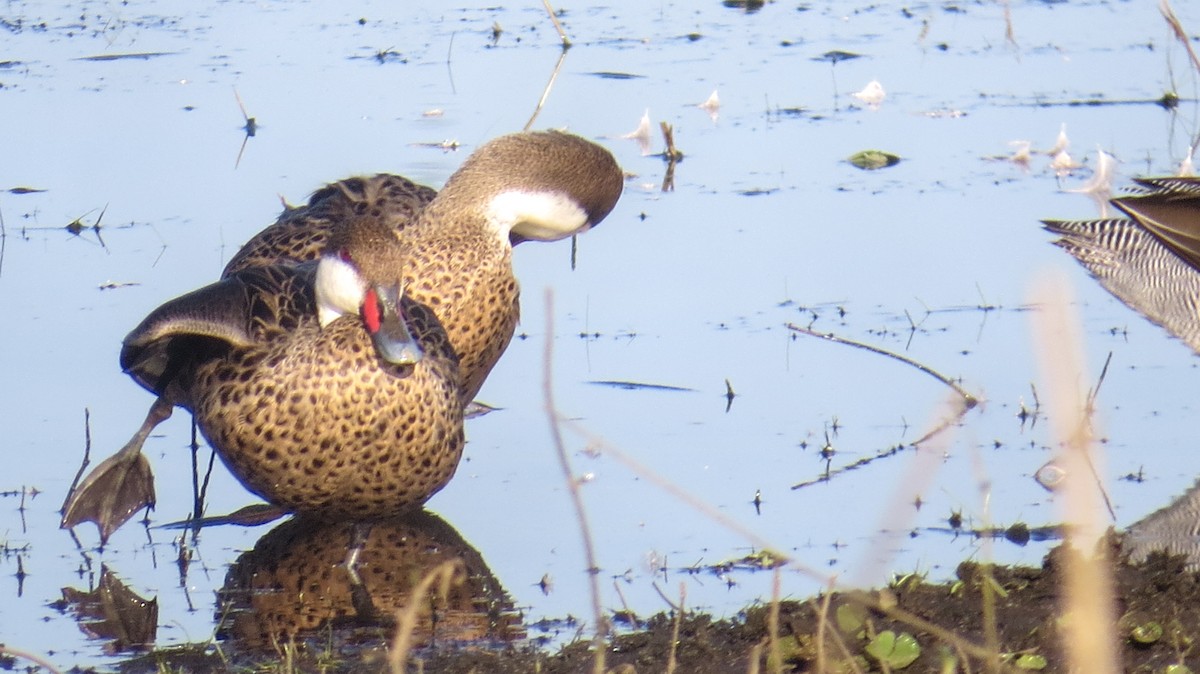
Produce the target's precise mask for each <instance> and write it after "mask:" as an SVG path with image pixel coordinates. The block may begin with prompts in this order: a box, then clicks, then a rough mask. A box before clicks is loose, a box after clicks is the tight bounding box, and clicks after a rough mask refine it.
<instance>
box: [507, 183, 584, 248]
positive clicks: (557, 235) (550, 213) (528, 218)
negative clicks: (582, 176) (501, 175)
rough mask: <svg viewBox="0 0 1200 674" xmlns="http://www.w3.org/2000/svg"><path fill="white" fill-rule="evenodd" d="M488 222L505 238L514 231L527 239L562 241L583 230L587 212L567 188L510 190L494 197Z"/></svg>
mask: <svg viewBox="0 0 1200 674" xmlns="http://www.w3.org/2000/svg"><path fill="white" fill-rule="evenodd" d="M488 222H489V223H491V225H492V227H494V228H495V230H496V235H497V236H499V237H501V238H502V239H504V240H505V241H507V240H508V236H509V233H510V232H513V233H516V234H517V235H518V236H520V237H521V238H523V239H531V240H535V241H558V240H559V239H564V238H566V237H568V236H571V235H572V234H576V233H578V232H579V231H581V230H582V229H583V228H584V227H585V226H586V225H587V213H586V212H584V210H583V208H582V207H580V205H579V202H577V201H575V200H574V199H572V198H571V197H570V195H568V194H565V193H563V192H551V191H544V192H526V191H521V190H509V191H507V192H501V193H500V194H497V195H496V196H494V197H492V201H491V202H490V203H489V204H488Z"/></svg>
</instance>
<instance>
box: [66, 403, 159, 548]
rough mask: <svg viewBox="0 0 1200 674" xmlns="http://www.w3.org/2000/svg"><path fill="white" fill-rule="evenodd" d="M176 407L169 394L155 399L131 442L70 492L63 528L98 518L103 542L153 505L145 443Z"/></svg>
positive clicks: (153, 497)
mask: <svg viewBox="0 0 1200 674" xmlns="http://www.w3.org/2000/svg"><path fill="white" fill-rule="evenodd" d="M173 407H174V404H173V403H171V402H170V401H169V400H167V399H166V398H159V399H158V400H155V401H154V404H153V405H151V407H150V412H149V413H148V414H146V420H145V421H143V422H142V427H141V428H139V429H138V431H137V433H134V434H133V437H132V438H130V439H129V442H127V443H125V446H124V447H122V448H121V449H120V451H118V452H117V453H116V454H113V455H112V456H110V457H108V458H107V459H105V460H104V461H103V462H101V463H100V465H98V466H96V468H95V469H94V470H92V472H91V473H89V474H88V476H87V477H86V478H84V480H83V482H81V483H80V484H79V486H77V487H76V488H75V489H74V490H73V491H72V492H71V493H70V494H68V495H67V500H66V502H65V503H63V509H62V513H63V518H62V523H61V524H60V525H59V526H60V527H61V528H63V529H69V528H71V527H74V526H75V525H77V524H80V523H81V522H95V523H96V526H97V527H98V528H99V529H100V545H104V543H105V542H106V541H108V537H109V535H110V534H112V532H114V531H116V530H117V529H118V528H120V526H121V525H122V524H124V523H126V522H128V521H129V519H130V518H132V517H133V515H134V513H136V512H137V511H139V510H141V509H142V508H145V507H147V506H149V507H154V503H155V495H154V473H153V471H151V470H150V462H149V461H148V460H147V459H146V457H145V455H143V454H142V445H143V444H145V442H146V438H148V437H150V432H151V431H153V430H154V427H155V426H158V425H159V424H160V423H162V422H163V421H165V420H166V419H167V418H169V417H170V416H171V410H172V408H173Z"/></svg>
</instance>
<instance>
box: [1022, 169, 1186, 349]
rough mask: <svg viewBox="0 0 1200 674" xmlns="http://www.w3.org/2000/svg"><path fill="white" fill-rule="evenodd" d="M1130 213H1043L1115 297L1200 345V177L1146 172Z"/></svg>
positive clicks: (1124, 205)
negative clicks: (1058, 216)
mask: <svg viewBox="0 0 1200 674" xmlns="http://www.w3.org/2000/svg"><path fill="white" fill-rule="evenodd" d="M1137 182H1138V184H1139V185H1140V186H1141V187H1142V188H1143V190H1144V191H1143V192H1141V193H1139V194H1133V195H1130V196H1125V197H1119V198H1117V199H1113V200H1112V203H1113V205H1115V206H1116V207H1117V208H1119V209H1121V211H1122V212H1124V213H1125V214H1127V215H1128V216H1129V217H1128V218H1101V219H1096V220H1079V221H1059V220H1047V221H1045V223H1044V224H1045V225H1046V228H1047V229H1048V230H1050V231H1051V232H1054V233H1055V234H1058V235H1060V236H1061V237H1062V238H1060V239H1059V240H1057V241H1055V244H1057V245H1058V246H1060V247H1062V248H1063V249H1064V250H1066V251H1067V252H1069V253H1070V254H1071V255H1072V256H1074V257H1075V258H1076V259H1077V260H1079V262H1080V264H1082V265H1083V266H1084V267H1086V268H1087V269H1088V271H1090V272H1091V273H1092V275H1093V276H1095V277H1096V280H1098V281H1099V282H1100V284H1101V285H1102V286H1104V288H1105V289H1106V290H1108V291H1109V292H1111V293H1112V294H1113V295H1115V296H1116V297H1117V299H1119V300H1121V301H1122V302H1124V303H1125V304H1126V305H1128V306H1129V307H1130V308H1132V309H1133V310H1135V311H1137V312H1138V313H1140V314H1142V315H1143V316H1145V317H1146V318H1148V319H1150V320H1151V321H1153V322H1154V323H1156V324H1158V325H1160V326H1162V327H1163V328H1165V329H1166V330H1167V332H1169V333H1171V334H1172V335H1175V336H1176V337H1178V338H1179V339H1181V340H1183V341H1184V343H1186V344H1187V345H1188V346H1189V347H1191V348H1192V350H1193V351H1197V352H1200V271H1197V270H1198V269H1200V178H1142V179H1139V180H1138V181H1137Z"/></svg>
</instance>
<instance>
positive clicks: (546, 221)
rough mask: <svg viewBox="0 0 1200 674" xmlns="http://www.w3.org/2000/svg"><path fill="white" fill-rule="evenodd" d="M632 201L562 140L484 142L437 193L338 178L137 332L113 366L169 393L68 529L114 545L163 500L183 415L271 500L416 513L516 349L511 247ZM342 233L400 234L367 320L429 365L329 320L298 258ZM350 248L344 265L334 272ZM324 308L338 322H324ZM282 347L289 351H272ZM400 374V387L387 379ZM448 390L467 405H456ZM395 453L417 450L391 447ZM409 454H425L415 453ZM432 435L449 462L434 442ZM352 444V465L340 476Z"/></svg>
mask: <svg viewBox="0 0 1200 674" xmlns="http://www.w3.org/2000/svg"><path fill="white" fill-rule="evenodd" d="M621 189H622V175H621V171H620V169H619V168H618V167H617V165H616V162H615V161H614V160H613V158H612V156H611V155H610V154H609V153H608V152H607V151H605V150H604V149H603V148H600V147H599V146H597V145H595V144H593V143H591V142H588V141H586V140H584V139H582V138H579V137H577V136H572V135H569V134H564V133H557V132H540V133H521V134H513V135H511V136H505V137H502V138H500V139H497V140H495V141H492V142H490V143H488V144H486V145H484V146H483V147H481V148H480V149H479V150H478V151H477V152H475V153H474V154H473V155H472V156H471V157H470V158H468V159H467V161H466V162H465V163H464V164H463V166H462V167H461V168H460V169H459V170H458V171H457V172H456V173H455V174H454V175H453V176H451V178H450V180H449V181H448V182H447V183H446V186H445V187H444V188H443V190H442V191H441V192H440V193H438V194H437V195H436V196H433V192H432V190H429V189H428V188H424V187H419V186H416V185H413V184H412V183H410V182H409V181H407V180H405V179H403V178H400V177H397V176H386V175H381V176H376V177H374V178H366V179H362V178H352V179H349V180H345V181H342V182H340V183H336V184H334V185H331V186H329V187H327V188H325V189H323V190H320V191H318V192H317V193H316V194H315V195H314V196H313V198H312V199H311V200H310V202H309V204H308V205H306V206H304V207H301V208H295V209H287V210H286V211H285V212H284V213H283V214H282V215H281V216H280V218H279V220H278V221H277V222H276V223H275V224H273V225H271V226H270V227H268V228H267V229H265V230H264V231H263V232H261V233H260V234H258V235H257V236H256V237H255V238H254V239H252V240H251V241H250V242H249V243H247V244H246V246H245V247H243V249H242V250H241V251H239V253H238V254H237V255H235V256H234V259H233V260H232V261H231V262H230V264H229V266H228V267H227V268H226V271H225V274H224V276H223V279H222V280H221V281H220V282H218V283H217V284H215V285H213V286H209V287H207V288H204V289H201V290H199V291H196V292H195V293H191V294H189V295H185V296H183V297H181V298H179V299H176V300H173V301H171V302H169V303H167V304H166V305H164V306H163V307H160V308H159V309H158V310H156V311H155V312H153V313H152V314H151V315H150V317H148V318H147V320H146V321H144V322H143V323H142V325H141V326H139V327H138V328H137V329H136V330H134V332H133V333H131V334H130V335H129V336H128V337H127V338H126V340H125V345H124V347H123V349H122V358H121V362H122V366H123V367H124V368H125V369H126V370H127V371H128V372H129V373H130V374H131V376H133V377H134V379H135V380H137V381H138V382H139V383H141V384H142V385H143V386H145V387H146V388H148V389H150V390H151V391H153V392H154V393H156V394H157V395H158V396H159V399H158V400H157V401H156V402H155V404H154V406H153V407H152V408H151V411H150V414H149V415H148V416H147V419H146V422H145V423H144V424H143V426H142V428H141V429H140V430H139V431H138V433H136V434H135V435H134V437H133V439H131V440H130V441H129V443H127V444H126V446H125V447H124V448H123V449H122V450H121V451H120V452H118V453H117V454H116V455H115V456H113V457H111V458H110V459H108V460H106V461H105V462H103V463H102V464H100V465H99V466H98V467H97V468H96V469H95V470H94V471H93V472H92V473H91V474H90V475H89V476H88V478H87V479H86V480H84V482H83V484H81V485H80V487H79V489H78V490H76V491H75V492H74V493H73V494H72V495H71V496H70V497H69V499H68V502H67V503H66V505H65V506H64V516H63V526H66V527H70V526H74V525H75V524H78V523H80V522H83V521H94V522H96V523H97V525H98V526H99V528H100V535H101V540H102V541H103V540H104V539H106V538H107V537H108V535H109V534H110V533H111V532H112V531H113V530H115V529H116V528H117V527H119V526H120V525H121V524H122V523H124V522H125V521H127V520H128V519H129V517H131V516H132V515H133V513H135V512H136V511H137V510H139V509H140V508H141V507H143V506H145V505H149V504H153V502H154V492H153V479H152V476H151V473H150V468H149V463H148V462H147V461H146V459H145V457H144V456H142V454H141V446H142V444H143V443H144V442H145V439H146V437H148V435H149V433H150V431H151V430H152V429H153V428H154V426H155V425H157V424H158V423H160V422H161V421H162V420H163V419H165V418H167V417H168V416H170V413H171V410H172V408H173V407H174V406H175V405H180V406H182V407H184V408H185V409H188V410H190V411H192V413H193V415H194V417H195V418H196V421H197V424H198V425H199V427H200V429H201V430H202V431H203V432H204V433H205V436H206V437H207V438H208V439H209V441H210V443H211V444H212V445H213V446H214V448H215V449H216V450H217V451H218V452H219V453H220V454H221V456H222V458H223V459H224V460H225V461H226V463H227V464H228V465H229V466H230V468H231V469H232V470H233V472H234V473H235V474H236V475H238V477H239V478H240V479H241V480H242V481H243V483H245V484H246V485H247V486H248V487H249V488H251V489H252V490H254V491H256V492H258V493H260V494H262V495H263V496H264V497H266V498H267V499H268V500H271V501H272V502H273V503H275V504H277V505H281V506H284V507H287V508H292V509H296V510H308V511H315V512H323V513H325V514H328V515H334V516H377V515H386V514H388V513H392V512H396V511H398V510H400V509H402V508H404V507H407V506H412V505H415V504H418V503H421V502H423V501H424V500H425V499H426V498H428V497H429V496H430V495H431V494H432V493H433V492H434V491H436V490H437V489H439V488H440V487H441V486H442V485H443V484H444V483H445V481H446V480H448V479H449V477H450V475H451V474H452V473H453V468H454V465H455V464H456V462H457V460H458V453H459V451H460V450H461V413H462V410H461V406H462V405H463V404H465V403H466V402H468V401H470V400H471V398H473V397H474V395H475V394H476V393H477V392H478V390H479V387H480V386H481V385H482V383H483V380H484V378H485V377H486V376H487V374H488V372H489V371H490V370H491V368H492V366H493V365H495V363H496V361H497V359H498V358H499V357H500V354H501V353H503V351H504V349H505V348H506V347H507V345H508V342H509V340H510V339H511V338H512V334H513V331H514V329H515V325H516V322H517V317H518V310H519V306H518V293H517V284H516V280H515V278H514V277H513V273H512V257H511V256H512V244H513V243H519V242H521V241H525V240H545V241H549V240H555V239H559V238H563V237H565V236H569V235H571V234H573V233H576V232H578V231H582V230H584V229H586V228H588V227H590V226H591V225H594V224H596V223H597V222H599V221H600V220H602V219H603V218H604V217H605V216H606V215H607V214H608V212H609V211H610V210H611V209H612V207H613V206H614V205H615V203H616V201H617V199H618V197H619V196H620V193H621ZM350 221H356V222H375V223H377V224H382V225H385V226H387V227H388V228H390V229H391V231H392V233H393V234H394V236H393V237H391V238H392V239H393V240H391V241H389V243H388V246H387V247H388V248H395V249H396V250H397V251H401V252H396V253H394V256H395V257H403V258H404V262H403V263H402V264H401V266H400V268H399V269H389V270H388V271H386V272H383V271H380V272H378V274H380V275H384V276H386V278H368V279H367V283H368V285H370V284H373V285H375V286H377V287H376V288H375V290H374V291H373V292H371V293H365V295H369V296H370V297H371V298H373V299H372V301H371V302H368V303H367V304H366V305H364V306H366V307H367V309H366V313H364V314H363V315H362V318H363V319H365V320H366V322H367V324H368V326H367V327H368V328H370V327H371V326H370V325H369V324H370V323H371V322H372V320H373V319H372V318H371V317H372V316H374V315H375V313H376V310H378V309H382V310H383V312H382V314H381V316H382V317H384V318H388V319H389V320H385V321H384V322H383V323H382V324H381V325H384V326H394V324H395V323H396V320H392V319H396V318H400V317H403V318H402V319H400V320H401V322H403V320H408V321H409V322H410V324H409V325H408V327H409V329H410V331H411V332H413V333H414V337H415V340H416V343H417V345H419V347H420V349H424V350H425V351H426V354H425V355H426V358H425V359H423V360H421V362H418V363H415V364H414V363H410V362H408V360H410V359H413V358H412V355H413V352H411V351H410V350H409V349H407V348H406V347H405V346H404V342H403V340H396V339H385V340H383V341H380V340H378V339H376V340H375V347H376V351H375V352H378V353H379V355H380V356H382V358H383V359H384V360H380V359H378V358H376V357H375V356H374V355H373V354H374V353H375V352H372V351H371V350H370V349H369V348H364V347H365V345H366V344H367V342H366V341H365V340H366V338H367V337H366V332H365V331H364V330H363V329H362V328H359V327H358V326H359V325H362V324H363V323H362V322H354V321H348V320H346V319H343V321H342V322H341V325H343V327H340V328H334V326H337V325H339V322H338V321H332V319H333V317H334V313H333V312H331V311H329V308H330V307H329V306H326V302H325V300H322V299H320V298H318V297H316V294H317V293H318V292H319V291H320V290H319V289H320V287H321V286H320V284H319V283H318V284H316V286H315V287H314V278H316V277H317V276H319V275H320V274H319V273H316V272H313V271H312V269H311V267H309V266H307V265H304V264H299V265H298V264H297V263H304V262H308V263H311V261H312V260H313V259H315V258H316V257H317V256H318V255H320V253H321V251H324V250H327V249H329V242H330V240H331V238H332V237H334V232H336V231H337V230H338V228H339V227H343V228H344V227H345V226H346V223H348V222H350ZM347 252H348V253H349V257H350V263H351V264H350V265H348V266H347V265H343V264H340V263H339V261H343V262H344V258H345V257H346V255H345V253H347ZM329 253H330V254H329V255H326V256H325V258H324V259H325V262H322V265H321V268H322V269H326V270H330V271H331V273H330V274H328V276H331V277H333V278H344V277H345V276H346V273H345V272H346V270H347V269H348V268H349V269H353V268H355V266H356V263H357V262H359V261H360V260H372V259H374V258H373V257H372V256H374V255H375V253H374V252H371V251H370V246H367V247H364V248H362V249H360V250H358V251H354V250H350V251H346V250H345V249H342V250H333V249H329ZM376 266H378V267H385V266H387V265H386V264H379V265H376ZM363 271H364V270H363V269H358V272H359V273H360V274H361V273H362V272H363ZM397 282H399V286H400V287H401V288H402V292H403V297H402V298H399V299H395V298H393V299H389V296H388V292H387V290H388V288H387V287H385V286H388V287H394V286H395V285H396V284H397ZM350 285H351V286H354V285H355V284H354V283H351V284H350ZM360 285H361V284H360ZM335 294H336V293H335ZM380 299H382V300H383V301H379V300H380ZM330 306H332V305H330ZM339 306H344V305H339ZM371 307H374V308H373V309H372V308H371ZM318 308H319V309H320V312H321V316H320V321H321V323H328V326H326V327H324V328H320V329H318V328H317V311H318ZM353 310H354V311H355V312H357V311H358V309H357V308H354V309H353ZM393 310H394V311H395V316H393V315H392V313H391V312H392V311H393ZM331 321H332V322H331ZM351 326H352V327H351ZM331 329H332V331H331ZM443 331H444V332H443ZM299 333H303V338H301V337H299V336H297V335H298V334H299ZM326 333H329V334H326ZM334 333H336V334H334ZM444 340H448V341H449V348H450V352H447V351H446V345H445V343H444ZM284 341H286V342H289V343H290V342H292V341H295V342H296V343H297V345H298V346H297V347H296V348H294V349H290V350H289V349H284V348H281V347H280V346H279V344H281V343H283V342H284ZM301 342H303V346H299V344H300V343H301ZM323 349H324V352H322V350H323ZM454 357H457V360H458V364H457V367H458V372H457V373H453V374H452V373H451V372H450V370H452V369H453V363H452V361H453V359H454ZM385 360H390V361H392V363H391V364H389V363H387V362H385ZM427 361H428V362H427ZM348 364H353V368H354V369H351V368H348V367H346V366H347V365H348ZM363 368H365V369H363ZM288 371H291V372H292V374H291V375H289V374H288ZM423 372H425V373H428V376H426V375H425V374H422V373H423ZM398 374H402V375H403V376H402V377H400V379H402V380H405V381H406V382H407V383H404V384H400V383H397V382H394V381H390V380H391V379H393V378H396V375H398ZM259 377H263V379H261V380H259V379H256V378H259ZM405 377H407V379H405ZM251 382H255V383H251ZM264 382H265V383H264ZM447 384H449V389H450V390H451V392H452V393H453V394H456V395H455V396H454V397H456V402H457V405H455V406H454V407H456V408H457V409H448V408H447V407H446V393H447ZM297 387H299V388H297ZM246 396H250V397H252V398H255V399H257V401H258V402H257V404H256V405H248V404H246V398H245V397H246ZM397 396H400V397H399V398H397ZM426 408H428V409H426ZM397 442H398V443H400V444H401V445H402V446H405V447H406V449H404V450H403V451H399V452H397V451H396V449H395V448H394V443H397ZM413 442H418V443H424V444H425V445H426V450H422V451H420V452H414V451H411V450H410V449H407V447H409V446H410V445H411V443H413ZM438 443H440V446H441V449H440V451H439V450H437V449H436V448H433V447H432V446H433V445H436V444H438ZM348 452H353V453H354V461H353V463H355V464H361V467H354V466H350V465H349V464H350V463H351V462H350V460H349V455H348ZM397 455H399V457H398V456H397ZM404 456H407V457H408V458H402V457H404ZM412 469H415V472H412Z"/></svg>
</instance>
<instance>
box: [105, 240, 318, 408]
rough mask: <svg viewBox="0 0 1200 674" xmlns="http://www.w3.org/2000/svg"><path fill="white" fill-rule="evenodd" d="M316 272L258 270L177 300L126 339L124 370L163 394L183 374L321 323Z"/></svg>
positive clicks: (311, 267)
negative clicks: (302, 325)
mask: <svg viewBox="0 0 1200 674" xmlns="http://www.w3.org/2000/svg"><path fill="white" fill-rule="evenodd" d="M315 273H316V264H315V263H308V264H303V265H296V266H288V265H276V266H273V267H252V268H248V269H245V270H243V271H240V272H237V273H234V274H232V275H227V276H226V277H225V278H223V279H222V280H220V281H218V282H216V283H213V284H211V285H208V286H205V287H203V288H200V289H199V290H194V291H192V292H190V293H187V294H186V295H181V296H179V297H177V298H175V299H173V300H170V301H169V302H167V303H165V304H163V305H162V306H160V307H158V308H157V309H155V310H154V311H152V312H150V315H149V316H147V317H146V318H145V319H144V320H143V321H142V322H141V324H139V325H138V326H137V327H136V328H134V329H133V331H132V332H130V333H129V335H127V336H126V337H125V341H124V342H123V344H122V346H121V368H122V369H123V370H125V372H127V373H128V374H129V376H131V377H133V379H134V380H135V381H137V382H138V383H139V384H141V385H142V386H144V387H145V388H147V389H149V390H150V391H152V392H154V393H156V394H158V395H164V394H165V393H167V389H168V386H170V384H171V383H172V382H173V381H174V380H175V379H176V377H177V376H178V375H180V373H182V372H186V371H189V370H191V369H192V368H194V367H195V366H196V365H197V364H198V363H201V362H203V361H204V360H206V359H208V358H217V357H221V356H223V355H224V354H225V353H227V352H228V350H229V349H231V348H239V347H248V346H253V345H256V344H263V343H267V342H269V341H271V340H272V339H276V338H278V337H279V336H280V335H283V334H285V333H287V332H290V331H292V330H294V329H295V328H296V326H297V325H299V324H300V323H301V322H302V321H310V320H311V321H315V320H316V313H317V311H316V300H315V298H314V295H313V277H314V275H315Z"/></svg>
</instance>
